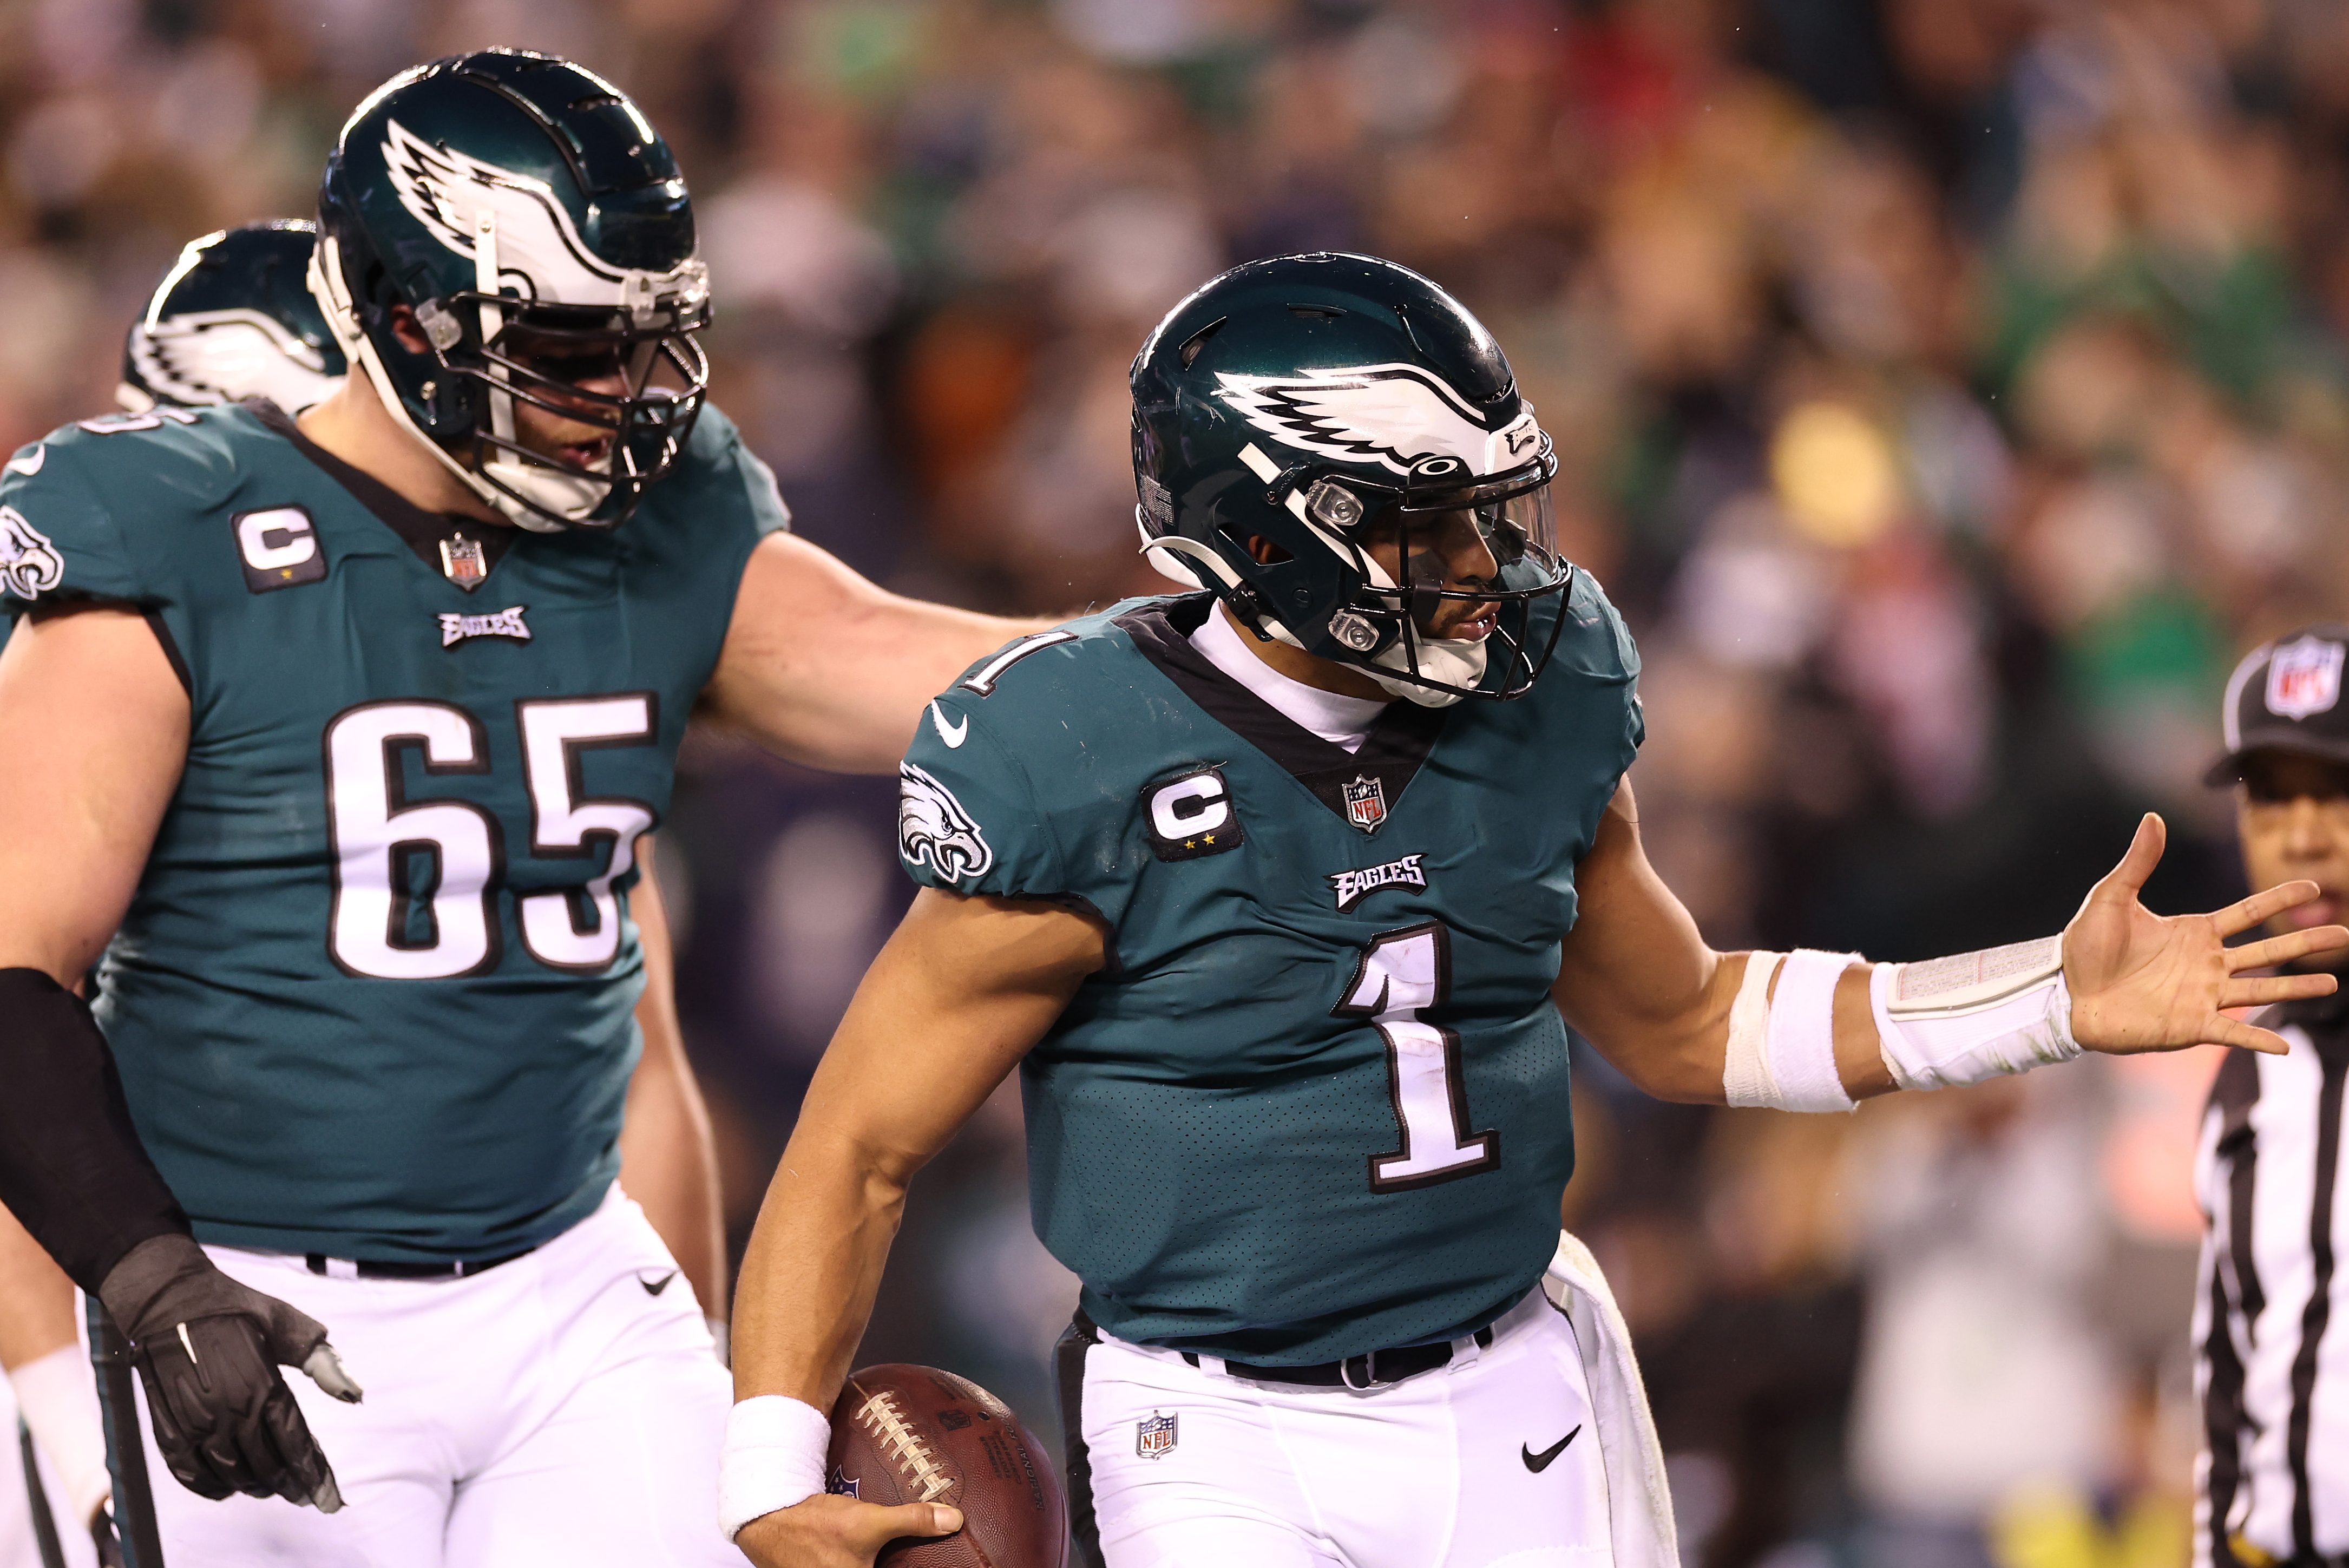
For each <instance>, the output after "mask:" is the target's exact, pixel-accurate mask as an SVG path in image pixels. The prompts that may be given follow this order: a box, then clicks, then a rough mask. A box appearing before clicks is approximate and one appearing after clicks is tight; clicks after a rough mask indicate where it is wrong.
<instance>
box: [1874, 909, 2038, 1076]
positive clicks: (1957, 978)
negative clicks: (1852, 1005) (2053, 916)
mask: <svg viewBox="0 0 2349 1568" xmlns="http://www.w3.org/2000/svg"><path fill="white" fill-rule="evenodd" d="M1868 1002H1869V1004H1870V1006H1872V1007H1873V1008H1874V1010H1875V1013H1876V1033H1877V1038H1878V1042H1879V1044H1880V1047H1881V1049H1882V1051H1883V1056H1884V1065H1885V1067H1886V1068H1889V1070H1890V1072H1891V1074H1892V1081H1893V1082H1895V1083H1897V1084H1899V1086H1900V1087H1901V1088H1950V1087H1951V1086H1953V1085H1957V1084H1969V1083H1981V1082H1982V1081H1984V1080H1985V1079H1988V1078H1998V1077H2001V1076H2002V1075H2004V1074H2007V1073H2019V1072H2024V1071H2027V1070H2028V1069H2030V1068H2035V1067H2041V1066H2044V1065H2045V1064H2046V1063H2049V1062H2064V1061H2070V1060H2071V1059H2072V1058H2073V1057H2076V1056H2078V1055H2079V1054H2080V1048H2081V1047H2080V1043H2079V1042H2078V1041H2077V1040H2075V1039H2074V1038H2073V1037H2072V993H2071V990H2070V988H2069V987H2067V986H2066V985H2064V939H2063V938H2062V937H2061V936H2049V937H2044V938H2042V939H2040V940H2039V941H2036V942H2017V943H2013V944H2009V945H2007V946H2005V947H1991V948H1985V949H1983V950H1982V952H1980V953H1961V954H1957V955H1956V956H1954V957H1951V958H1935V959H1930V960H1929V961H1927V962H1925V963H1922V964H1879V965H1877V966H1876V973H1875V974H1874V975H1870V976H1869V977H1868Z"/></svg>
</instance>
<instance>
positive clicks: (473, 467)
mask: <svg viewBox="0 0 2349 1568" xmlns="http://www.w3.org/2000/svg"><path fill="white" fill-rule="evenodd" d="M318 221H319V226H320V229H321V231H322V232H321V236H320V241H319V245H318V253H317V259H316V263H315V264H314V266H313V267H312V270H311V287H312V290H313V292H314V293H316V294H317V296H318V299H319V303H320V304H322V305H324V306H325V307H326V320H327V324H328V325H330V326H331V327H332V328H333V330H334V334H335V336H336V340H337V341H339V342H340V343H341V345H342V346H343V351H344V353H346V354H347V355H348V356H350V359H351V362H352V364H354V365H356V366H359V367H360V368H361V369H363V370H364V371H365V372H366V373H367V378H368V380H369V381H371V382H372V383H373V384H374V386H375V389H376V391H377V392H378V394H379V395H380V396H381V397H382V399H383V402H384V406H385V407H387V408H388V409H389V410H390V411H391V413H392V415H393V417H394V418H398V419H399V420H400V421H402V422H403V423H405V424H406V425H407V426H408V427H409V429H411V430H412V431H414V432H415V434H416V435H417V437H418V438H419V439H421V440H422V441H423V442H424V443H425V444H426V445H427V446H428V447H429V449H431V450H432V451H433V452H434V453H435V454H436V455H437V456H438V457H439V458H440V460H441V461H442V462H444V463H446V464H447V465H448V466H449V468H450V469H452V470H453V471H454V472H455V473H456V474H457V476H458V477H459V478H460V480H463V481H464V482H465V484H466V485H468V486H469V487H471V489H472V490H473V491H474V493H476V494H477V495H479V496H481V499H482V500H485V501H487V502H488V503H489V504H490V505H491V506H492V507H494V508H496V509H497V510H498V511H500V512H501V513H502V514H503V515H504V516H505V517H506V518H508V519H510V520H511V521H513V522H515V523H517V524H519V525H521V526H522V527H523V528H528V529H533V530H537V531H553V530H556V529H563V528H612V527H616V526H617V525H618V524H619V523H621V522H623V521H626V518H627V517H628V515H629V514H630V513H631V512H633V511H635V510H636V505H637V503H638V502H639V501H640V500H642V499H643V497H644V492H645V490H647V487H649V486H650V485H652V484H653V483H655V482H656V481H657V480H659V479H660V478H661V477H662V475H664V474H666V473H667V471H668V470H669V469H670V468H671V467H672V466H673V465H674V464H675V463H676V461H677V459H678V455H679V454H680V453H682V452H683V451H684V449H685V444H686V440H687V438H688V436H690V435H691V433H692V429H693V422H694V418H695V417H696V415H698V413H699V412H700V409H701V405H702V400H703V398H704V397H706V396H707V395H708V389H709V361H708V359H707V358H706V357H705V356H704V355H703V353H702V350H701V347H700V346H699V344H698V342H697V341H696V339H695V334H697V333H698V332H699V331H700V329H701V328H702V327H703V326H704V325H707V324H708V322H709V273H708V271H707V269H705V268H704V267H703V265H702V263H701V260H700V257H699V255H698V248H697V244H696V241H695V236H694V225H693V205H692V202H691V200H690V199H689V197H688V194H687V192H686V188H685V181H684V180H683V178H681V177H680V176H679V174H678V166H677V160H676V158H675V156H674V155H673V154H672V153H671V152H670V150H669V147H668V144H667V142H666V141H664V140H662V139H661V137H660V134H659V133H658V132H657V131H656V130H654V129H653V128H652V126H651V125H650V124H649V123H648V122H647V120H646V119H645V117H644V115H643V114H642V113H641V112H640V111H639V110H638V109H637V108H636V105H635V104H633V103H631V102H629V101H628V99H627V98H626V97H625V96H624V95H623V94H622V93H621V92H620V91H619V89H618V88H615V87H613V86H612V84H610V83H609V82H606V81H605V80H603V79H602V78H601V77H596V76H595V75H594V74H592V73H591V72H588V71H585V70H583V69H581V68H580V67H577V66H574V65H572V64H570V63H569V62H568V61H564V60H559V59H556V58H554V57H551V56H547V55H538V54H530V53H526V52H523V51H519V50H511V49H490V50H485V51H482V52H480V53H476V54H471V55H460V56H452V57H449V58H447V59H441V60H435V61H433V62H432V63H431V64H429V65H425V66H419V67H415V68H413V69H411V70H408V71H404V72H402V73H401V74H400V75H398V76H397V77H393V78H392V79H391V80H390V81H388V82H387V83H385V84H384V85H383V86H382V87H381V88H378V89H377V90H376V91H375V92H374V93H373V94H372V95H371V96H370V97H368V98H367V100H366V101H365V102H363V103H361V104H360V105H359V107H358V108H357V109H356V110H355V111H354V112H353V113H352V115H351V118H350V120H349V122H348V123H347V124H346V125H345V126H344V127H343V131H342V135H341V137H340V139H338V140H337V141H336V146H335V150H334V152H333V154H332V155H331V156H330V157H329V158H328V159H327V160H326V179H325V181H324V183H323V185H322V187H321V189H320V191H319V197H318ZM410 315H412V324H411V323H410V322H409V320H407V319H406V318H407V317H408V316H410ZM402 325H407V326H409V332H408V334H407V335H405V336H404V335H403V334H402V333H401V331H400V330H399V328H400V327H401V326H402ZM524 406H528V407H532V408H535V409H538V410H541V411H543V414H544V415H546V416H549V417H551V418H554V419H559V420H562V421H564V422H565V423H566V424H567V425H569V426H570V427H571V428H592V429H593V430H595V431H598V432H600V434H598V435H595V436H594V437H593V438H589V439H586V440H583V441H580V442H577V443H575V444H573V445H570V446H565V447H560V448H557V449H554V450H553V451H547V450H539V449H533V447H532V446H531V445H530V444H528V443H527V441H526V440H525V439H524V438H523V434H522V433H521V432H519V431H518V428H517V427H518V422H519V421H518V417H517V416H518V410H520V409H522V408H523V407H524ZM525 418H526V417H525Z"/></svg>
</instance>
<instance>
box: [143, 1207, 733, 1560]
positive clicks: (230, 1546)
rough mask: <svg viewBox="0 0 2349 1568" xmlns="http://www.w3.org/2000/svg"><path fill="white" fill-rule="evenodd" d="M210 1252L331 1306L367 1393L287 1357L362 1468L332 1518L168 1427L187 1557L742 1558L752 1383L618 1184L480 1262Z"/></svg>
mask: <svg viewBox="0 0 2349 1568" xmlns="http://www.w3.org/2000/svg"><path fill="white" fill-rule="evenodd" d="M206 1251H208V1252H209V1253H211V1254H212V1261H213V1262H215V1263H217V1264H220V1266H221V1267H222V1269H224V1270H226V1271H227V1272H228V1273H229V1274H232V1275H233V1276H234V1277H236V1278H237V1279H239V1280H242V1281H243V1282H244V1283H245V1284H249V1285H251V1286H252V1287H253V1288H254V1289H255V1290H262V1291H267V1292H268V1293H269V1294H270V1295H274V1296H276V1297H277V1298H278V1299H280V1300H281V1301H286V1302H290V1303H292V1304H293V1305H295V1306H297V1307H300V1308H301V1309H302V1310H303V1311H304V1312H306V1313H308V1314H309V1315H311V1316H313V1317H315V1318H316V1319H317V1320H318V1321H319V1322H321V1323H323V1324H325V1325H326V1328H327V1331H328V1332H329V1334H330V1335H331V1336H333V1343H334V1346H335V1349H336V1353H337V1354H339V1355H340V1356H341V1357H342V1358H343V1365H344V1366H346V1367H348V1368H349V1369H350V1373H351V1376H352V1377H356V1378H357V1379H358V1381H359V1384H360V1386H361V1387H364V1388H365V1389H366V1390H367V1399H366V1402H365V1403H363V1404H358V1405H345V1404H342V1403H340V1402H338V1401H336V1400H334V1399H330V1398H327V1397H326V1395H324V1394H322V1393H320V1392H319V1391H318V1390H317V1389H316V1387H313V1386H312V1384H311V1382H310V1380H309V1379H308V1378H307V1377H303V1376H302V1375H301V1374H300V1373H298V1372H295V1371H292V1370H288V1371H287V1372H286V1374H285V1381H286V1382H287V1383H288V1384H289V1385H290V1386H291V1387H293V1389H294V1397H295V1399H296V1400H297V1401H298V1402H299V1403H300V1404H301V1407H302V1414H303V1415H304V1416H305V1418H307V1419H308V1420H309V1423H310V1429H311V1431H313V1432H315V1433H316V1435H317V1438H318V1441H319V1443H320V1444H321V1446H323V1447H324V1448H325V1449H326V1458H327V1460H328V1462H330V1463H331V1464H333V1465H334V1467H335V1478H336V1480H337V1481H338V1482H339V1483H340V1484H341V1486H342V1491H343V1497H344V1500H345V1503H346V1506H345V1507H344V1508H343V1510H342V1511H340V1512H339V1513H335V1514H331V1515H328V1514H321V1513H319V1512H318V1511H316V1510H315V1509H310V1508H296V1507H295V1506H294V1505H293V1504H291V1503H288V1502H283V1501H277V1500H275V1499H259V1498H249V1497H233V1498H229V1499H227V1500H225V1501H220V1502H209V1501H205V1500H204V1499H202V1498H200V1497H198V1496H196V1495H195V1493H193V1492H191V1491H187V1490H186V1489H185V1488H183V1487H181V1485H180V1484H179V1483H178V1482H177V1481H175V1480H172V1479H171V1472H170V1471H168V1470H165V1469H164V1468H163V1466H162V1463H161V1461H160V1460H159V1459H158V1458H156V1457H155V1454H154V1451H153V1441H152V1439H151V1437H150V1439H149V1453H148V1471H149V1474H150V1477H151V1478H152V1480H153V1482H154V1491H155V1509H156V1513H157V1517H158V1521H159V1522H160V1526H161V1530H162V1539H163V1551H164V1555H165V1557H166V1558H167V1559H168V1560H169V1562H170V1564H171V1568H269V1565H274V1564H284V1565H285V1568H296V1565H298V1568H490V1565H491V1564H497V1565H499V1568H533V1565H535V1564H540V1563H545V1564H549V1565H554V1564H561V1565H562V1568H582V1565H585V1568H704V1565H707V1568H720V1565H722V1564H731V1565H732V1568H741V1563H742V1559H741V1554H740V1553H738V1552H736V1551H735V1550H734V1547H733V1546H732V1544H731V1543H730V1542H727V1541H726V1540H724V1539H723V1538H722V1537H720V1536H719V1533H718V1525H717V1519H718V1450H719V1445H720V1444H721V1442H722V1441H723V1440H724V1438H725V1434H726V1410H727V1407H728V1406H729V1405H730V1403H731V1402H732V1400H733V1397H734V1396H733V1389H732V1386H731V1381H730V1378H729V1377H727V1374H726V1369H725V1368H724V1367H721V1366H719V1363H718V1357H717V1353H716V1351H715V1349H714V1347H713V1346H711V1344H710V1339H709V1327H708V1326H707V1325H706V1324H705V1323H704V1321H703V1318H702V1313H701V1305H700V1303H699V1302H698V1301H697V1300H695V1298H694V1294H693V1287H692V1286H691V1285H690V1284H688V1283H687V1282H686V1279H685V1277H684V1275H682V1274H678V1269H677V1264H676V1263H675V1261H674V1260H672V1259H671V1258H670V1256H669V1253H668V1249H667V1247H665V1246H663V1245H662V1244H661V1240H660V1238H659V1237H658V1236H657V1235H656V1234H654V1233H653V1228H652V1226H651V1225H650V1224H649V1223H647V1221H646V1219H645V1216H644V1212H643V1211H642V1210H640V1209H638V1208H637V1207H636V1204H635V1203H634V1202H631V1201H629V1200H628V1199H626V1198H624V1197H622V1196H621V1195H620V1193H619V1191H618V1189H617V1188H615V1189H614V1190H613V1192H612V1195H611V1196H610V1197H608V1198H606V1199H605V1202H604V1205H603V1207H602V1208H600V1209H598V1210H597V1211H596V1212H595V1213H593V1214H591V1215H589V1216H588V1217H587V1218H586V1219H585V1220H583V1221H581V1222H579V1223H578V1224H577V1225H574V1226H573V1227H572V1228H571V1229H570V1230H568V1231H566V1232H564V1233H563V1234H562V1235H560V1236H557V1237H556V1238H554V1240H553V1241H551V1242H549V1243H546V1244H545V1245H544V1246H543V1247H540V1248H539V1249H538V1250H537V1251H536V1252H533V1253H530V1254H528V1255H527V1256H524V1257H520V1258H516V1259H515V1260H514V1261H513V1262H512V1263H509V1264H502V1265H501V1266H500V1267H497V1268H494V1269H492V1270H490V1271H489V1272H487V1273H486V1274H477V1275H474V1276H472V1277H471V1278H469V1279H449V1280H374V1279H365V1280H362V1279H335V1278H329V1277H325V1276H322V1275H318V1274H312V1273H311V1272H310V1271H309V1268H308V1267H307V1265H306V1264H305V1263H304V1262H303V1260H302V1259H300V1258H296V1257H286V1256H283V1255H280V1254H277V1253H252V1252H242V1251H238V1250H236V1249H233V1248H228V1247H210V1248H207V1249H206ZM144 1425H145V1423H144V1421H143V1420H142V1421H141V1426H142V1428H143V1427H144Z"/></svg>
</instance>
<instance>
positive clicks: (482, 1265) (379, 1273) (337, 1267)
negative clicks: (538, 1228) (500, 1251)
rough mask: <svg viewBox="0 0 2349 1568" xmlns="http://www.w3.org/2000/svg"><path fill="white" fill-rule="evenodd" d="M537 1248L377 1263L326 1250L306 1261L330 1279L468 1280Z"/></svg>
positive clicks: (305, 1261) (309, 1254) (523, 1256)
mask: <svg viewBox="0 0 2349 1568" xmlns="http://www.w3.org/2000/svg"><path fill="white" fill-rule="evenodd" d="M536 1251H538V1249H537V1248H536V1247H524V1248H523V1250H522V1251H520V1252H518V1253H507V1254H506V1255H505V1256H503V1257H502V1258H481V1259H478V1260H465V1259H458V1260H453V1261H451V1262H449V1263H429V1264H410V1263H378V1262H375V1261H373V1260H371V1259H368V1258H330V1257H328V1256H327V1255H326V1253H305V1254H304V1255H303V1260H302V1261H303V1262H304V1263H305V1264H308V1265H309V1268H310V1272H311V1273H312V1274H325V1275H326V1277H327V1278H329V1279H469V1278H471V1276H472V1275H474V1274H487V1273H489V1272H490V1271H491V1270H492V1269H493V1268H502V1267H503V1266H504V1265H505V1264H510V1263H512V1262H513V1261H514V1260H515V1259H516V1258H526V1257H528V1256H530V1254H531V1253H534V1252H536Z"/></svg>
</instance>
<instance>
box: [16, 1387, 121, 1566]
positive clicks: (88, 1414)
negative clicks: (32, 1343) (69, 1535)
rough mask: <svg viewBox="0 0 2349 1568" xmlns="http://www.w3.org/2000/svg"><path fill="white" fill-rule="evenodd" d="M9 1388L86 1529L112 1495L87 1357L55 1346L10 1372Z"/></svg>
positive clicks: (68, 1500)
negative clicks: (14, 1394)
mask: <svg viewBox="0 0 2349 1568" xmlns="http://www.w3.org/2000/svg"><path fill="white" fill-rule="evenodd" d="M8 1385H9V1387H12V1388H14V1389H15V1390H16V1408H17V1410H18V1411H19V1412H20V1413H21V1414H22V1415H23V1416H24V1418H25V1425H26V1427H28V1428H30V1429H31V1430H32V1433H33V1440H34V1441H35V1442H36V1443H38V1444H39V1445H40V1447H41V1451H42V1452H43V1453H45V1454H47V1456H48V1457H49V1463H50V1465H51V1466H52V1467H53V1468H54V1469H55V1470H57V1484H58V1487H59V1488H60V1489H61V1490H62V1491H64V1492H65V1495H66V1501H67V1503H69V1504H70V1505H71V1506H72V1509H73V1517H74V1518H75V1519H76V1520H77V1521H78V1522H80V1523H81V1524H82V1525H83V1526H85V1527H87V1526H88V1523H89V1522H90V1520H91V1518H92V1517H93V1516H95V1515H96V1514H97V1512H98V1509H99V1507H100V1506H101V1505H103V1504H104V1503H105V1501H107V1498H108V1497H109V1494H110V1493H111V1492H112V1491H113V1482H112V1480H110V1479H109V1477H108V1475H107V1470H106V1429H105V1427H104V1426H103V1425H102V1424H101V1423H100V1421H99V1419H98V1378H97V1376H96V1374H94V1373H93V1372H92V1371H91V1370H90V1366H89V1357H88V1355H87V1354H86V1353H85V1352H84V1351H83V1350H82V1347H81V1346H78V1345H63V1346H58V1347H57V1349H55V1350H52V1351H50V1352H49V1353H48V1354H47V1356H44V1357H40V1358H39V1359H37V1360H34V1361H27V1362H26V1363H25V1364H24V1365H23V1366H22V1367H17V1368H16V1370H15V1371H13V1372H11V1373H9V1374H8Z"/></svg>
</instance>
